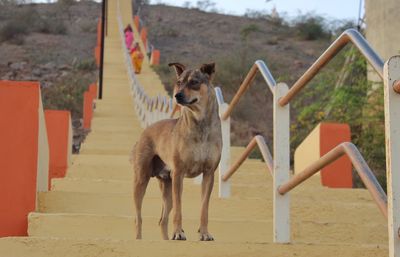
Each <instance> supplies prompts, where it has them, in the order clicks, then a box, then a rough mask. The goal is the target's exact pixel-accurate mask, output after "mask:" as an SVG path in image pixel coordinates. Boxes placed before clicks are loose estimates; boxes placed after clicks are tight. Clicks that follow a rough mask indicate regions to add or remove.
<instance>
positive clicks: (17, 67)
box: [9, 62, 27, 70]
mask: <svg viewBox="0 0 400 257" xmlns="http://www.w3.org/2000/svg"><path fill="white" fill-rule="evenodd" d="M26 64H27V63H26V62H14V63H11V64H9V67H10V68H11V69H12V70H23V69H24V68H25V66H26Z"/></svg>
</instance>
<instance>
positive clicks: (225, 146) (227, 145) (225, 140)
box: [218, 103, 231, 198]
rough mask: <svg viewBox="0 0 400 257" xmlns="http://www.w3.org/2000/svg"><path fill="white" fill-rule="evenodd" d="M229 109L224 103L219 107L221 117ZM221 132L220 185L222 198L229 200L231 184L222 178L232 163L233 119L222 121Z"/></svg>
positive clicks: (219, 194)
mask: <svg viewBox="0 0 400 257" xmlns="http://www.w3.org/2000/svg"><path fill="white" fill-rule="evenodd" d="M227 109H228V104H226V103H222V104H220V105H219V116H220V117H221V116H222V114H223V113H225V112H226V110H227ZM221 130H222V152H221V161H220V162H219V174H218V185H219V193H218V196H219V197H220V198H228V197H230V195H231V182H230V181H229V180H228V181H226V182H224V181H222V177H223V176H224V175H225V173H226V172H227V171H228V169H229V168H230V165H231V164H230V162H231V118H230V117H229V118H227V119H226V120H222V119H221Z"/></svg>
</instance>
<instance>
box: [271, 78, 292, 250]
mask: <svg viewBox="0 0 400 257" xmlns="http://www.w3.org/2000/svg"><path fill="white" fill-rule="evenodd" d="M274 90H275V91H274V128H273V129H274V173H273V174H274V176H273V177H274V178H273V181H274V182H273V183H274V185H273V198H274V206H273V208H274V210H273V215H274V225H273V227H274V228H273V230H274V242H275V243H289V242H290V202H289V194H285V195H281V194H279V192H278V187H279V186H280V185H281V184H283V183H285V182H287V181H288V180H289V176H290V174H289V170H290V131H289V128H290V119H289V110H290V109H289V104H287V105H286V106H284V107H281V106H280V105H279V103H278V101H279V99H280V98H281V97H282V96H284V95H286V93H287V91H288V90H289V89H288V87H287V85H286V84H284V83H278V84H277V85H276V87H275V88H274Z"/></svg>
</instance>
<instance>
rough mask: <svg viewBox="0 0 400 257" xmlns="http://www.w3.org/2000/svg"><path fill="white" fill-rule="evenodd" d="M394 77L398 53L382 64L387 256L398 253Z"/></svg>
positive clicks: (399, 121)
mask: <svg viewBox="0 0 400 257" xmlns="http://www.w3.org/2000/svg"><path fill="white" fill-rule="evenodd" d="M396 80H400V56H393V57H391V58H390V59H389V60H388V61H387V62H386V63H385V66H384V92H385V135H386V172H387V175H386V177H387V196H388V232H389V257H399V256H400V241H399V232H400V231H399V229H400V158H399V155H400V94H398V93H396V92H395V91H394V90H393V83H394V82H395V81H396Z"/></svg>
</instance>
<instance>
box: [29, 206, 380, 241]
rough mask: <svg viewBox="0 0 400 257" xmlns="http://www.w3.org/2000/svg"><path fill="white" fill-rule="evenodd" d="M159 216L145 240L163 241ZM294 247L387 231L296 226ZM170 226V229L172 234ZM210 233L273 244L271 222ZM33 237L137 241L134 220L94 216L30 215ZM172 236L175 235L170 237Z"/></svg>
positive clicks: (146, 223)
mask: <svg viewBox="0 0 400 257" xmlns="http://www.w3.org/2000/svg"><path fill="white" fill-rule="evenodd" d="M158 220H159V216H158V215H156V214H155V215H154V216H144V217H143V237H144V239H146V240H159V239H160V238H161V234H160V229H159V227H158ZM291 223H292V239H293V243H294V244H296V243H308V244H320V243H321V244H336V245H340V244H341V243H345V244H366V245H384V244H386V242H387V238H386V237H385V236H382V235H385V234H386V233H385V232H386V229H385V228H384V227H383V226H380V225H377V224H376V223H372V224H363V225H362V226H355V224H348V223H338V222H334V223H329V222H322V223H321V222H317V221H314V220H309V221H305V220H302V221H298V220H296V219H294V220H293V221H292V222H291ZM171 226H172V224H171V222H170V229H169V231H172V230H171V229H172V227H171ZM198 226H199V219H198V218H196V219H194V218H190V217H186V218H184V219H183V228H184V229H185V233H186V236H187V238H188V240H190V241H197V240H198V234H197V229H198ZM209 230H210V233H212V234H213V236H214V237H215V238H216V240H218V242H238V243H245V242H252V243H271V242H272V233H271V232H272V220H271V219H268V218H266V219H254V218H253V217H249V218H248V219H225V218H222V217H220V218H210V220H209ZM28 234H29V236H34V237H60V238H68V239H113V240H114V239H116V240H131V239H133V238H134V218H133V217H132V216H122V215H121V216H117V215H91V214H71V213H58V214H47V213H46V214H43V213H31V214H30V215H29V229H28ZM170 234H171V233H170Z"/></svg>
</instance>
